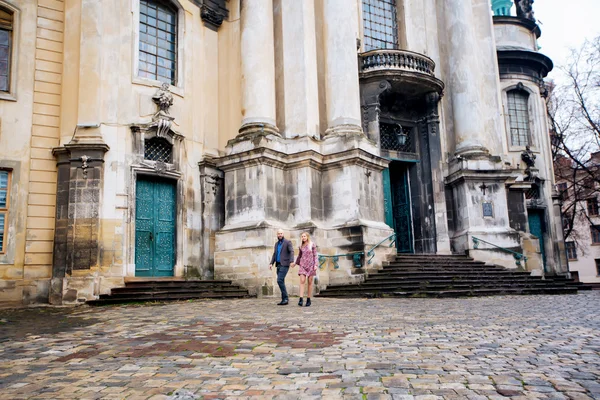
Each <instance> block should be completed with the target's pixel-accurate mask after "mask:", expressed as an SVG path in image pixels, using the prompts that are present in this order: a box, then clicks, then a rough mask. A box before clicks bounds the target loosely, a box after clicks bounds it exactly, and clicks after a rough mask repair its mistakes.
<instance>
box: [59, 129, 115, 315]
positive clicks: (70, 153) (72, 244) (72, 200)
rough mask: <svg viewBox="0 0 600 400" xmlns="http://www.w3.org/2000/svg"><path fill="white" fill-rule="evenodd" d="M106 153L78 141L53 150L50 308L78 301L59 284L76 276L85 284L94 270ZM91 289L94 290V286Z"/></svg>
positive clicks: (99, 146)
mask: <svg viewBox="0 0 600 400" xmlns="http://www.w3.org/2000/svg"><path fill="white" fill-rule="evenodd" d="M107 151H108V146H107V145H106V144H104V143H90V141H81V140H80V141H79V142H78V141H76V140H74V141H72V142H71V143H69V144H67V145H65V146H64V147H61V148H56V149H54V154H55V156H56V157H57V159H58V162H57V165H58V185H57V194H56V209H57V210H56V225H55V239H54V255H53V268H52V278H53V279H52V284H51V293H50V302H51V303H52V304H61V303H62V302H64V301H67V302H71V301H76V300H77V299H78V298H80V296H79V295H78V294H77V293H72V290H75V292H77V290H76V289H73V288H70V287H69V286H70V285H65V284H64V282H63V283H62V284H61V281H63V280H64V279H71V278H72V277H74V276H76V275H79V276H80V278H79V280H81V279H84V280H86V281H87V280H89V279H88V278H89V276H88V275H93V273H92V272H91V270H92V269H94V268H97V267H98V256H99V240H98V234H99V229H100V218H99V210H100V202H101V198H102V196H101V192H102V187H103V179H104V154H105V153H106V152H107ZM78 271H85V272H83V273H80V272H78ZM84 275H85V276H86V277H85V278H84ZM92 280H93V279H92ZM91 285H92V287H93V286H95V284H94V282H92V283H91ZM85 286H89V285H88V284H86V285H85ZM71 289H72V290H71ZM69 290H71V292H69ZM66 293H70V294H69V297H72V299H71V300H69V299H64V298H63V295H64V294H66ZM93 293H94V291H93V290H92V291H91V292H89V291H87V290H84V294H82V295H83V296H84V297H86V298H89V297H90V296H92V295H93Z"/></svg>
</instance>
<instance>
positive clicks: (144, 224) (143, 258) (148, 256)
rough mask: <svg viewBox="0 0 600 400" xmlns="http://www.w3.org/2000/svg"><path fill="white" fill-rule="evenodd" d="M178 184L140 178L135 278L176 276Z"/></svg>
mask: <svg viewBox="0 0 600 400" xmlns="http://www.w3.org/2000/svg"><path fill="white" fill-rule="evenodd" d="M175 201H176V195H175V185H174V183H172V182H170V181H165V180H149V179H143V178H142V179H138V180H137V183H136V209H135V276H142V277H153V276H173V270H174V266H175V212H176V206H175Z"/></svg>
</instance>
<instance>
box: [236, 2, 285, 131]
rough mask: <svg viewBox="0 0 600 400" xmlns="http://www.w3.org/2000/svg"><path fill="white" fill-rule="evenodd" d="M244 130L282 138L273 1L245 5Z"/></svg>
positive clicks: (243, 42) (243, 27)
mask: <svg viewBox="0 0 600 400" xmlns="http://www.w3.org/2000/svg"><path fill="white" fill-rule="evenodd" d="M241 19H242V21H241V24H242V39H241V51H242V126H241V128H240V135H247V134H251V133H255V132H264V133H271V134H279V131H278V129H277V126H276V122H275V119H276V118H275V116H276V114H275V47H274V41H273V0H245V1H242V13H241Z"/></svg>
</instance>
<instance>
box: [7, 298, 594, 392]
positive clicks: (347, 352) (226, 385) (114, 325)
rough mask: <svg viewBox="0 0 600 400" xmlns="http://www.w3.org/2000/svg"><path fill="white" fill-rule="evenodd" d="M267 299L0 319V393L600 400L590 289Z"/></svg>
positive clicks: (10, 314) (17, 313)
mask: <svg viewBox="0 0 600 400" xmlns="http://www.w3.org/2000/svg"><path fill="white" fill-rule="evenodd" d="M292 300H294V299H292ZM276 301H277V300H275V299H245V300H223V301H221V300H219V301H197V302H185V303H171V304H161V305H144V306H140V305H130V306H116V307H105V308H88V307H83V308H77V309H59V310H57V309H48V308H41V309H35V310H31V309H29V310H27V311H23V310H13V311H3V312H0V399H11V400H12V399H128V400H131V399H148V398H151V399H172V398H181V397H182V395H183V394H186V393H187V395H188V398H190V399H193V398H198V399H200V398H204V399H216V398H219V399H225V398H236V399H240V398H245V399H271V398H277V399H298V398H302V399H310V398H315V399H318V398H326V399H339V398H343V399H346V398H348V399H422V400H429V399H501V398H507V397H511V398H514V399H590V398H592V399H594V398H596V399H600V291H595V292H588V293H583V294H579V295H570V296H569V295H567V296H507V297H487V298H471V299H369V300H367V299H319V298H317V299H315V301H314V303H313V306H312V307H310V308H307V307H303V308H300V307H298V306H296V305H295V302H294V304H292V303H290V305H288V306H285V307H278V306H276V305H275V303H276Z"/></svg>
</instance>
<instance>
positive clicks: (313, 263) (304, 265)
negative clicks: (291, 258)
mask: <svg viewBox="0 0 600 400" xmlns="http://www.w3.org/2000/svg"><path fill="white" fill-rule="evenodd" d="M296 265H298V275H306V276H315V275H317V266H318V265H319V257H318V254H317V246H316V245H315V244H314V243H311V245H310V246H309V245H308V244H306V245H304V246H300V253H298V258H296Z"/></svg>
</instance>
